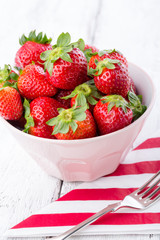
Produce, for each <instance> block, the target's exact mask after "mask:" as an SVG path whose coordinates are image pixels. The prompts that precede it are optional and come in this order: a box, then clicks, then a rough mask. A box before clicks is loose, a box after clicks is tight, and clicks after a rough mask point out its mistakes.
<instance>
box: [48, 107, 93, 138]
mask: <svg viewBox="0 0 160 240" xmlns="http://www.w3.org/2000/svg"><path fill="white" fill-rule="evenodd" d="M58 112H59V115H58V116H57V117H55V118H52V119H50V120H49V121H48V122H47V124H48V125H49V126H53V133H52V134H53V135H54V136H55V137H56V138H57V139H66V140H73V139H83V138H91V137H95V136H96V124H95V121H94V118H93V116H92V114H91V112H90V111H89V110H88V109H86V106H83V107H77V108H74V107H72V108H69V109H58Z"/></svg>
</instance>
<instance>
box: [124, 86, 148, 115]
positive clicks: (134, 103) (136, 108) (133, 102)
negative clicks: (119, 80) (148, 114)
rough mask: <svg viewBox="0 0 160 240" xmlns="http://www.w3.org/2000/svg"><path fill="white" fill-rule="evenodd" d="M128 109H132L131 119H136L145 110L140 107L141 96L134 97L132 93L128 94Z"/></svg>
mask: <svg viewBox="0 0 160 240" xmlns="http://www.w3.org/2000/svg"><path fill="white" fill-rule="evenodd" d="M128 100H129V108H130V109H132V112H133V119H134V120H136V119H138V118H139V117H140V116H141V115H142V114H143V113H144V112H145V111H146V109H147V107H146V106H145V105H142V95H136V94H135V93H134V92H133V91H129V92H128Z"/></svg>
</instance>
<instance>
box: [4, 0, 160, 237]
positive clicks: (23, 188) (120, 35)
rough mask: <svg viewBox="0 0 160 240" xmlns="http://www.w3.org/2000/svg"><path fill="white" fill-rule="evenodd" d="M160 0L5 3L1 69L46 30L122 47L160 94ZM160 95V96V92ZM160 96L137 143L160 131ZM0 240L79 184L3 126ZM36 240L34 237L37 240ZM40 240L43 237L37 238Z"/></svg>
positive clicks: (5, 1)
mask: <svg viewBox="0 0 160 240" xmlns="http://www.w3.org/2000/svg"><path fill="white" fill-rule="evenodd" d="M159 12H160V1H159V0H140V1H139V0H135V1H128V0H121V1H118V0H112V1H109V0H94V1H93V0H81V1H79V2H78V1H74V0H66V1H65V0H53V1H52V0H46V1H42V0H41V1H40V0H32V1H31V0H27V1H24V0H21V1H20V0H19V1H18V0H14V1H9V0H1V14H0V24H1V25H0V26H1V38H0V55H1V58H0V66H1V67H3V65H4V64H5V63H10V64H12V63H14V56H15V53H16V51H17V49H18V48H19V43H18V38H19V37H20V36H21V35H22V34H23V33H25V34H28V33H29V32H30V30H33V29H37V32H40V31H44V32H46V33H47V35H49V36H52V37H53V40H54V39H56V38H57V36H58V35H59V34H60V33H61V32H67V31H68V32H69V33H70V34H71V36H72V40H73V41H76V40H77V39H79V38H83V39H84V40H85V42H86V43H89V44H92V45H95V46H97V47H98V48H100V49H111V48H116V49H118V50H120V51H121V52H122V53H123V54H124V55H125V56H126V57H127V59H128V61H130V62H134V63H136V64H137V65H139V66H140V67H142V68H143V69H144V70H145V71H147V72H148V74H149V75H150V76H151V77H152V79H153V81H154V84H155V87H156V89H157V92H158V91H159V90H160V83H159V76H160V31H159V27H158V24H159V22H160V14H159ZM157 96H158V94H157ZM159 107H160V98H159V97H157V98H156V104H155V106H154V108H153V111H152V113H151V114H150V116H149V118H148V120H147V122H146V124H145V126H144V128H143V131H142V132H141V134H140V135H139V137H138V138H137V140H136V141H137V144H138V143H139V142H141V141H142V140H143V139H144V138H145V137H147V136H149V134H151V133H152V132H153V131H154V130H156V129H157V128H158V127H160V111H159V110H158V109H159ZM0 166H1V167H0V239H1V240H5V239H6V238H4V237H2V234H3V233H4V232H5V231H6V230H7V229H8V228H10V227H12V226H14V225H15V224H17V223H18V222H20V221H21V220H23V219H25V218H26V217H28V216H29V215H31V214H32V213H34V212H35V211H37V210H38V209H40V208H42V207H43V206H45V205H47V204H49V203H50V202H52V201H54V200H56V199H57V198H59V197H60V196H62V195H63V194H65V193H66V192H68V191H70V190H71V189H74V188H75V187H76V186H77V185H78V184H79V183H75V182H74V183H67V182H62V181H60V180H58V179H56V178H53V177H50V176H48V175H47V174H46V173H45V172H43V170H41V168H40V167H39V166H38V165H37V164H36V163H35V162H34V160H33V159H32V158H31V157H30V156H28V155H27V153H26V152H25V151H24V150H23V149H21V148H20V147H19V146H18V145H17V143H16V142H15V140H14V138H13V137H12V136H11V135H10V133H9V132H8V130H7V129H4V128H3V126H2V125H0ZM32 239H34V238H32ZM36 239H37V240H40V239H43V238H36ZM71 239H76V240H78V239H80V240H82V239H85V240H87V239H88V240H89V239H94V240H98V239H101V240H102V239H113V240H114V239H116V240H122V239H124V240H125V239H130V240H131V239H134V240H135V239H137V240H138V239H139V240H140V239H143V240H146V239H153V240H158V239H160V235H148V234H147V235H118V236H117V235H105V236H74V237H72V238H71Z"/></svg>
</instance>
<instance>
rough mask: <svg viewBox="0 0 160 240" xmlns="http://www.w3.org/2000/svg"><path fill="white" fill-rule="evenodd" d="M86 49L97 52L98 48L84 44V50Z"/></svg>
mask: <svg viewBox="0 0 160 240" xmlns="http://www.w3.org/2000/svg"><path fill="white" fill-rule="evenodd" d="M87 49H91V51H92V53H95V52H99V49H98V48H96V47H95V46H91V45H88V44H85V47H84V51H85V50H87Z"/></svg>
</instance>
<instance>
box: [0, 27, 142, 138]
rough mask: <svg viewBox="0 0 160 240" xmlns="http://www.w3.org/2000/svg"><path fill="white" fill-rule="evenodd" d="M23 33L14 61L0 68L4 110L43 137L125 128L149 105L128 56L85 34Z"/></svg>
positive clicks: (84, 135) (0, 112)
mask: <svg viewBox="0 0 160 240" xmlns="http://www.w3.org/2000/svg"><path fill="white" fill-rule="evenodd" d="M51 41H52V39H51V38H47V36H46V34H45V35H44V34H43V33H42V32H41V33H39V34H38V35H36V32H35V31H32V32H30V34H29V36H28V37H26V36H25V35H22V37H21V38H20V40H19V42H20V44H21V47H20V49H19V50H18V51H17V53H16V56H15V68H14V70H13V69H12V68H11V67H10V65H5V66H4V68H3V69H0V116H2V117H3V118H4V119H6V120H8V121H9V122H10V123H12V124H13V125H14V126H16V127H18V128H19V129H21V130H22V129H23V131H24V132H26V133H29V134H32V135H34V136H37V137H43V138H52V139H54V138H56V139H83V138H91V137H95V136H98V135H103V134H108V133H111V132H114V131H116V130H119V129H122V128H124V127H125V126H127V125H129V124H131V123H132V122H133V121H134V120H136V119H137V118H138V117H140V116H141V115H142V114H143V113H144V111H145V110H146V106H144V105H142V96H141V95H136V87H135V85H134V82H133V80H132V79H131V78H130V76H129V72H128V63H127V60H126V58H125V57H124V56H123V55H122V54H121V53H120V52H118V51H116V50H115V49H113V50H103V51H99V50H98V49H97V48H95V47H93V46H89V45H85V43H84V41H83V39H79V40H78V41H77V42H74V43H71V36H70V34H69V33H62V34H61V35H60V36H59V37H58V39H57V42H56V43H55V44H54V45H51Z"/></svg>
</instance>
